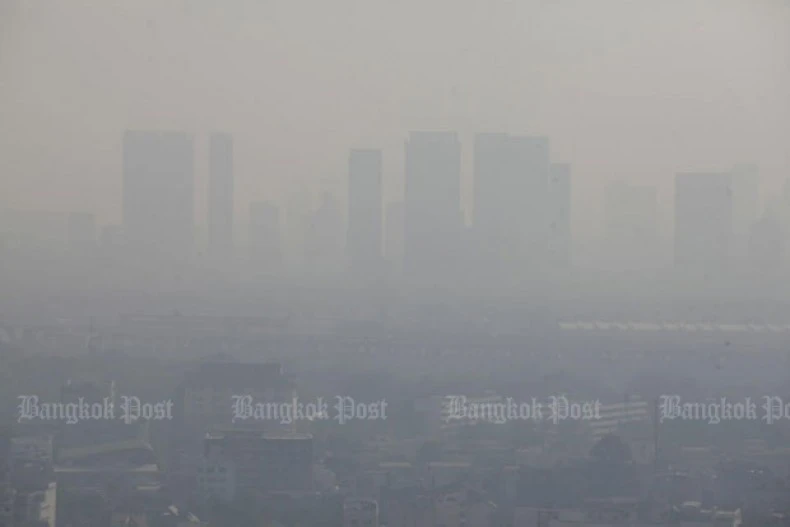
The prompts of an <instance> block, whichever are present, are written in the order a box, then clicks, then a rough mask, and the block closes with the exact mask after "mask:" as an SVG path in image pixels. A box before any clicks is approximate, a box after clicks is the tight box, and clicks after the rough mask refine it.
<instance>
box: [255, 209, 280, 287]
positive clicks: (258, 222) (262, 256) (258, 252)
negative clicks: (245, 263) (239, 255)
mask: <svg viewBox="0 0 790 527" xmlns="http://www.w3.org/2000/svg"><path fill="white" fill-rule="evenodd" d="M248 237H249V245H250V259H251V261H252V264H253V265H254V266H256V268H257V269H258V270H259V271H273V270H275V269H278V268H279V267H280V265H281V264H282V247H281V228H280V211H279V209H278V208H277V206H276V205H274V204H273V203H269V202H253V203H250V227H249V232H248Z"/></svg>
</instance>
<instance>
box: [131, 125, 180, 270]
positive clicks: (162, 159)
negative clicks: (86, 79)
mask: <svg viewBox="0 0 790 527" xmlns="http://www.w3.org/2000/svg"><path fill="white" fill-rule="evenodd" d="M123 228H124V238H125V241H126V243H127V244H129V245H130V246H131V247H133V248H134V249H135V250H139V251H142V252H144V254H145V256H146V258H147V259H149V260H150V259H152V258H154V259H155V258H157V257H161V256H169V257H177V258H179V259H183V258H186V257H188V256H189V254H190V253H191V251H192V246H193V231H194V145H193V139H192V137H191V136H190V135H188V134H186V133H182V132H149V131H127V132H126V133H125V135H124V138H123Z"/></svg>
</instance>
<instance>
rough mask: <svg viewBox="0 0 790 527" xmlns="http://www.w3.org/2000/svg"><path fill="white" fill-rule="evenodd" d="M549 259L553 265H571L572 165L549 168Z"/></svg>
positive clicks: (556, 165) (554, 164)
mask: <svg viewBox="0 0 790 527" xmlns="http://www.w3.org/2000/svg"><path fill="white" fill-rule="evenodd" d="M548 218H549V246H548V249H549V259H550V262H551V263H552V265H559V266H566V265H569V264H570V263H571V255H572V237H571V165H569V164H566V163H553V164H552V165H551V166H550V168H549V213H548Z"/></svg>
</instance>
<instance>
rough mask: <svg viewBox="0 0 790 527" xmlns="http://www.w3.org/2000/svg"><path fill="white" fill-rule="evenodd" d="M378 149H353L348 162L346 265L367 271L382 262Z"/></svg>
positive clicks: (359, 270)
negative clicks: (347, 263) (347, 261)
mask: <svg viewBox="0 0 790 527" xmlns="http://www.w3.org/2000/svg"><path fill="white" fill-rule="evenodd" d="M381 209H382V205H381V151H379V150H352V151H351V155H350V157H349V162H348V235H347V239H346V251H347V255H348V260H349V265H350V266H351V269H352V270H354V271H356V272H370V271H373V270H374V269H378V268H379V267H380V265H381V236H382V229H381V223H382V218H381V216H382V210H381Z"/></svg>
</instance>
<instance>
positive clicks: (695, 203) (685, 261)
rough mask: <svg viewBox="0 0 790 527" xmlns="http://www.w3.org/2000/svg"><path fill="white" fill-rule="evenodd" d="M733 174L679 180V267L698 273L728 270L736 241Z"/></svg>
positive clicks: (684, 177) (676, 238) (676, 235)
mask: <svg viewBox="0 0 790 527" xmlns="http://www.w3.org/2000/svg"><path fill="white" fill-rule="evenodd" d="M732 211H733V208H732V176H731V174H715V173H713V174H691V173H686V174H678V175H677V176H676V177H675V266H676V267H677V268H678V269H681V270H683V271H688V272H691V273H694V274H699V273H702V274H710V273H716V272H720V271H723V270H725V269H726V268H727V267H728V265H729V261H730V250H731V241H732Z"/></svg>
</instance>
